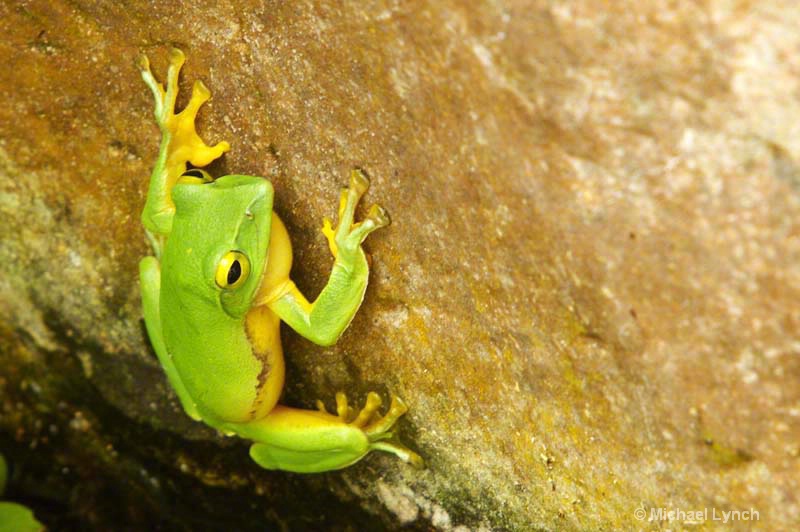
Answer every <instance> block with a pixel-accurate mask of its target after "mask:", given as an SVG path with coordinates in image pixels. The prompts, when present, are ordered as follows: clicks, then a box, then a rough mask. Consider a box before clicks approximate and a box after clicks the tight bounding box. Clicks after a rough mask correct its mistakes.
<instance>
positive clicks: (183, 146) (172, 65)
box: [139, 48, 230, 188]
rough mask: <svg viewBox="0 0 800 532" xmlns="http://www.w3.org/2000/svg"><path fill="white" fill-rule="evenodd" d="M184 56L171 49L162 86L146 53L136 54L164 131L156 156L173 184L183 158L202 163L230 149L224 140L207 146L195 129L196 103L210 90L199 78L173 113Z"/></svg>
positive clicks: (204, 98) (206, 162)
mask: <svg viewBox="0 0 800 532" xmlns="http://www.w3.org/2000/svg"><path fill="white" fill-rule="evenodd" d="M185 60H186V57H185V56H184V55H183V52H181V51H180V50H178V49H177V48H173V49H172V51H171V52H170V57H169V68H168V70H167V88H166V90H165V89H164V87H163V86H162V85H161V83H159V82H157V81H156V79H155V77H154V76H153V73H152V72H151V70H150V62H149V61H148V59H147V56H144V55H142V56H141V57H140V58H139V70H140V71H141V73H142V79H144V82H145V83H146V84H147V86H148V87H150V90H151V91H152V92H153V96H154V98H155V116H156V122H157V123H158V126H159V127H160V128H161V131H162V134H163V135H164V141H165V142H164V143H162V153H161V154H159V155H160V157H159V159H160V158H161V157H164V162H165V163H166V166H167V171H168V174H169V178H168V182H169V185H172V184H174V182H175V180H177V178H178V177H180V175H181V174H182V173H183V172H184V170H185V169H186V163H187V161H188V162H191V163H192V164H193V165H194V166H205V165H207V164H209V163H210V162H211V161H213V160H214V159H217V158H218V157H220V156H221V155H222V154H223V153H225V152H226V151H228V150H229V149H230V145H229V144H228V143H227V142H225V141H223V142H220V143H218V144H217V145H216V146H207V145H206V143H205V142H203V140H202V139H201V138H200V137H199V135H198V134H197V131H196V130H195V119H196V117H197V112H198V111H199V109H200V106H202V105H203V104H204V103H205V102H206V101H208V100H209V99H210V98H211V91H209V90H208V88H207V87H206V86H205V85H204V84H203V82H202V81H199V80H198V81H195V83H194V86H193V87H192V97H191V99H190V100H189V103H188V104H187V105H186V108H185V109H183V111H181V112H180V113H177V114H176V113H175V99H176V98H177V96H178V75H179V74H180V70H181V67H182V66H183V63H184V61H185ZM165 145H166V146H165ZM164 151H166V153H164ZM170 188H171V186H170Z"/></svg>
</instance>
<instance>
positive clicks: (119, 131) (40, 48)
mask: <svg viewBox="0 0 800 532" xmlns="http://www.w3.org/2000/svg"><path fill="white" fill-rule="evenodd" d="M798 27H800V5H798V4H797V3H796V2H793V1H790V0H784V1H780V0H774V1H770V0H767V1H764V2H728V1H722V0H720V1H711V0H709V1H698V2H629V1H622V2H592V1H583V2H565V3H562V4H554V3H552V2H544V1H539V2H537V1H527V2H524V1H514V0H508V1H500V2H453V1H446V2H410V3H403V2H396V1H392V0H389V1H384V2H374V3H362V2H345V3H341V2H324V1H323V2H314V3H312V2H302V3H295V2H286V3H274V5H273V4H268V3H264V2H260V1H258V2H256V1H247V0H232V1H231V2H210V3H206V2H189V3H183V2H181V3H178V2H157V3H152V4H151V3H149V2H143V1H140V0H132V1H130V2H125V3H111V2H109V3H97V2H90V1H86V0H75V1H71V2H64V1H50V2H45V1H42V0H35V1H30V2H20V3H3V4H2V5H0V29H2V34H3V36H2V38H0V57H2V58H3V63H4V64H3V66H2V68H0V99H2V102H3V105H2V106H0V175H1V176H2V177H0V219H2V224H0V237H1V238H2V247H0V271H1V272H2V273H1V274H0V397H2V416H1V417H0V451H2V452H4V453H5V454H6V456H7V458H8V459H9V461H11V462H12V463H13V464H14V465H15V466H16V472H15V474H14V475H13V476H12V479H11V481H12V482H11V490H10V493H9V496H10V497H11V498H13V499H14V500H18V501H22V502H26V503H27V504H29V505H30V506H32V507H33V508H34V510H35V511H36V513H37V516H39V517H40V519H41V520H42V521H45V522H47V523H49V524H50V525H51V526H52V527H54V528H55V529H60V528H70V527H78V526H80V527H83V528H87V527H88V528H100V529H108V528H114V527H115V525H117V526H118V525H120V524H121V523H127V524H129V525H131V526H133V527H140V528H145V527H152V526H156V525H159V526H162V527H163V528H166V529H177V530H184V529H185V530H202V529H218V528H228V529H238V530H249V529H253V530H256V529H258V530H263V529H264V527H265V526H266V527H268V528H279V527H288V528H289V529H292V530H304V529H319V528H320V527H325V528H330V529H339V530H357V529H365V527H369V528H370V529H376V528H381V527H383V528H387V529H394V528H397V527H399V526H400V525H408V526H410V528H411V529H419V530H429V529H435V530H466V529H473V530H480V529H484V530H488V529H492V530H532V529H542V530H561V529H583V530H586V529H590V530H598V529H627V528H648V529H649V528H656V527H660V526H667V527H670V526H676V525H678V526H683V525H685V524H686V520H683V521H682V522H674V521H673V522H671V523H667V522H648V521H644V522H643V521H640V520H638V518H639V517H640V514H639V513H637V510H641V511H643V512H646V515H647V516H651V515H655V517H656V520H658V519H661V518H659V517H658V516H659V515H662V514H658V512H659V511H664V512H667V511H672V510H683V511H684V512H688V511H697V510H703V509H708V512H709V514H708V517H709V521H707V522H706V523H705V526H706V527H707V528H714V527H717V526H722V525H721V524H720V522H714V521H711V518H712V514H711V513H710V512H712V510H713V511H716V512H717V514H716V515H720V514H721V512H723V511H725V512H727V511H732V510H740V511H742V512H744V511H747V510H755V511H756V512H757V513H758V515H757V518H758V520H757V521H756V520H754V521H750V522H747V521H742V520H738V521H734V522H732V523H728V524H727V525H725V526H726V528H725V529H726V530H728V529H729V528H733V529H737V528H741V529H749V528H750V527H751V526H753V525H755V527H756V528H760V529H763V530H780V529H783V530H789V529H792V528H796V527H797V526H798V525H800V502H799V501H798V495H797V494H798V493H800V485H799V484H800V443H798V442H800V386H798V382H799V381H800V305H798V301H799V300H800V170H799V169H798V161H800V97H799V96H798V94H800V75H799V74H798V73H799V72H800V54H798V53H797V51H798V49H800V32H798V31H797V28H798ZM173 45H174V46H179V47H180V48H182V49H183V50H184V51H185V52H186V54H187V57H188V63H187V65H186V67H185V69H184V74H183V78H182V87H183V88H184V91H185V92H184V95H183V96H184V99H183V101H184V102H185V101H186V100H185V96H186V92H188V88H189V87H190V83H191V82H192V81H193V80H194V79H197V78H202V79H203V80H204V81H205V82H206V84H207V85H208V86H209V87H210V88H211V90H212V92H213V93H214V99H213V101H212V102H211V103H210V104H209V105H208V106H206V107H205V108H204V110H203V111H202V118H201V124H200V130H201V134H202V135H203V137H204V138H205V139H207V140H208V141H209V142H216V141H218V140H222V139H226V140H228V141H229V142H230V143H231V145H232V150H231V152H230V153H229V154H228V155H226V157H225V158H224V160H223V161H222V162H221V163H220V164H215V165H214V167H213V168H212V170H213V172H214V173H215V174H216V175H222V174H225V173H247V174H253V175H263V176H265V177H267V178H269V179H270V180H271V181H272V183H273V185H274V187H275V190H276V206H275V208H276V210H277V212H278V213H279V214H280V215H281V216H282V217H283V219H284V220H285V221H286V222H287V226H288V228H289V231H290V234H291V235H292V238H293V243H294V246H295V267H294V270H293V277H294V278H295V279H296V280H297V282H298V285H299V286H300V287H301V289H303V290H304V291H305V292H306V293H308V294H312V295H313V294H315V293H316V291H318V290H319V289H320V288H321V287H322V286H323V284H324V282H325V279H326V276H327V274H328V271H329V268H330V258H329V254H328V251H327V247H326V245H325V243H324V239H323V237H322V235H321V233H320V232H319V230H318V228H319V226H320V222H321V219H322V217H323V216H330V215H332V214H333V213H334V210H335V206H336V201H337V189H338V187H340V186H342V185H344V184H345V183H346V178H347V174H348V172H349V170H350V169H351V168H353V167H361V168H364V169H365V170H366V171H367V172H368V173H369V174H370V175H371V176H372V182H373V187H372V189H371V190H370V192H369V195H368V198H367V201H370V202H371V201H374V202H379V203H381V204H382V205H384V206H385V207H386V208H387V210H388V211H389V212H390V213H391V215H392V219H393V225H392V226H391V227H390V228H389V229H386V230H383V231H381V232H379V233H376V234H375V235H374V236H371V237H370V239H369V240H368V243H367V248H368V251H369V253H370V254H371V257H372V261H373V273H372V277H371V285H370V288H369V290H368V292H367V296H366V300H365V303H364V305H363V307H362V309H361V311H360V312H359V314H358V315H357V316H356V319H355V321H354V322H353V325H352V326H351V328H350V329H349V330H348V332H347V333H346V334H345V335H344V336H343V338H342V339H341V341H340V342H339V343H338V344H337V346H336V347H334V348H329V349H324V348H319V347H316V346H314V345H312V344H311V343H309V342H307V341H305V340H303V339H300V338H298V337H297V336H296V335H294V334H293V333H291V332H290V331H288V330H287V331H286V333H285V334H284V347H285V351H286V353H287V358H288V364H289V377H288V384H287V390H286V394H285V397H284V401H285V402H286V403H288V404H293V405H297V406H305V407H311V406H312V405H313V402H314V400H315V399H316V398H318V397H319V398H324V399H326V400H327V401H328V404H329V405H330V404H331V402H332V397H333V394H334V393H335V392H336V391H337V390H340V389H341V390H345V391H347V392H348V394H349V395H350V396H351V397H359V396H363V395H364V394H366V392H368V391H370V390H372V389H378V390H379V391H382V392H383V393H384V394H386V393H388V392H389V391H391V392H394V393H397V394H398V395H400V396H402V397H403V398H404V399H405V400H406V401H407V402H408V404H409V406H410V412H409V414H408V415H407V416H406V417H405V418H404V420H403V421H402V422H401V425H400V426H401V432H402V436H403V438H404V439H405V440H406V441H407V442H408V443H409V444H410V445H411V446H412V447H414V448H415V449H417V450H418V451H419V452H420V453H421V454H422V455H423V456H425V458H426V459H427V462H428V466H429V467H428V469H426V470H425V471H422V472H419V471H415V470H413V469H411V468H409V467H407V466H404V465H402V464H401V463H399V462H397V461H396V460H393V459H392V458H390V457H386V456H377V455H374V456H369V457H368V458H367V459H365V460H364V461H363V462H361V463H360V464H358V465H356V466H355V467H352V468H350V469H348V470H345V471H343V472H337V473H330V474H324V475H316V476H299V475H290V474H285V473H280V472H267V471H262V470H260V469H258V468H257V467H256V466H255V465H254V464H253V463H252V462H251V461H250V460H249V458H248V456H247V452H246V449H247V446H246V444H245V443H244V442H242V441H240V440H236V439H227V438H223V437H220V436H218V435H217V434H216V433H214V432H213V431H211V430H209V429H207V428H205V427H204V426H202V425H200V424H197V423H193V422H192V421H191V420H189V419H188V418H187V417H186V416H184V414H183V413H182V412H181V410H180V407H179V405H178V403H177V400H176V398H175V396H174V394H173V393H172V391H171V390H170V388H169V386H168V385H167V383H166V381H165V379H164V377H163V375H162V372H161V370H160V368H159V366H158V363H157V361H156V360H155V357H154V356H153V355H152V352H151V351H150V348H149V346H148V343H147V341H146V337H145V334H144V332H143V326H142V321H141V310H140V299H139V293H138V283H137V263H138V260H139V259H140V258H141V257H142V256H143V255H145V254H146V253H147V246H146V243H145V239H144V237H143V233H142V230H141V226H140V224H139V219H138V217H139V213H140V211H141V208H142V205H143V202H144V193H145V190H146V183H147V178H148V175H149V171H150V168H151V165H152V162H153V160H154V157H155V154H156V150H157V143H158V133H157V128H156V126H155V125H154V123H153V120H152V108H151V101H150V94H149V93H148V91H147V89H146V88H145V86H144V84H143V83H142V82H141V80H140V79H139V77H138V72H137V70H136V68H135V65H134V59H135V57H136V56H137V55H138V54H139V53H141V52H146V53H147V54H148V55H149V56H150V57H151V61H152V63H153V65H154V68H155V71H156V72H157V73H158V74H159V75H163V72H164V68H165V65H166V54H167V51H168V49H169V47H170V46H173ZM651 510H652V511H654V512H655V514H651ZM741 515H744V514H741ZM750 515H751V517H754V518H755V517H756V515H755V514H750ZM679 521H680V520H679Z"/></svg>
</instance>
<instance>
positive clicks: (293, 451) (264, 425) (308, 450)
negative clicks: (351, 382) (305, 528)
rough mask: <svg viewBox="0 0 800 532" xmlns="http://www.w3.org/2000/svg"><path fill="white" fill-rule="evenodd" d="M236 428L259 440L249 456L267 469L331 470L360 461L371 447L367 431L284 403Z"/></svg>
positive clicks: (304, 471) (241, 433)
mask: <svg viewBox="0 0 800 532" xmlns="http://www.w3.org/2000/svg"><path fill="white" fill-rule="evenodd" d="M236 432H237V433H239V434H240V435H245V434H246V436H247V437H248V438H250V439H252V440H254V441H255V442H256V443H254V444H253V446H252V447H250V456H251V457H252V458H253V460H255V461H256V463H258V465H260V466H261V467H263V468H265V469H283V470H287V471H296V472H298V473H317V472H321V471H330V470H333V469H340V468H343V467H347V466H349V465H350V464H352V463H354V462H357V461H358V460H359V459H361V458H362V457H364V455H366V454H367V452H368V451H369V450H370V442H369V440H368V438H367V436H366V434H364V432H363V431H362V430H361V429H359V428H357V427H354V426H351V425H348V424H346V423H344V422H343V421H342V420H341V419H340V418H338V417H336V416H334V415H331V414H328V413H325V412H319V411H316V410H298V409H295V408H288V407H285V406H282V405H278V406H277V407H275V409H274V410H272V412H270V413H269V415H267V416H266V417H264V418H262V419H259V420H256V421H253V422H251V423H247V424H246V426H242V427H240V428H239V429H238V430H236Z"/></svg>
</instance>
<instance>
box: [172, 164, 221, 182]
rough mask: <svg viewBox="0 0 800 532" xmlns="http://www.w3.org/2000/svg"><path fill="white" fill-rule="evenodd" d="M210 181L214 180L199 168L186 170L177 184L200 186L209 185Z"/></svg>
mask: <svg viewBox="0 0 800 532" xmlns="http://www.w3.org/2000/svg"><path fill="white" fill-rule="evenodd" d="M212 181H214V178H213V177H211V174H209V173H208V172H206V171H205V170H201V169H199V168H192V169H190V170H186V171H185V172H184V173H182V174H181V176H180V177H179V178H178V183H187V184H190V185H202V184H203V183H211V182H212Z"/></svg>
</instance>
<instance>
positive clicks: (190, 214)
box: [162, 175, 273, 318]
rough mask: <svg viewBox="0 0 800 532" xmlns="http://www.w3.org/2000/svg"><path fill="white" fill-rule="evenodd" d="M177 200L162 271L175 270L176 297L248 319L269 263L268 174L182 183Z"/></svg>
mask: <svg viewBox="0 0 800 532" xmlns="http://www.w3.org/2000/svg"><path fill="white" fill-rule="evenodd" d="M172 198H173V200H174V202H175V219H174V222H173V227H172V232H171V234H170V235H169V238H168V240H167V245H166V247H165V256H164V263H165V267H164V268H163V270H162V271H163V272H171V277H172V278H171V279H169V280H168V282H169V281H171V282H172V288H173V289H175V292H177V293H176V294H175V295H177V296H178V297H179V298H180V299H181V300H184V301H187V302H188V300H190V299H192V300H195V303H199V301H197V299H198V298H199V299H201V300H202V303H203V304H204V305H212V306H213V307H216V308H221V309H222V310H223V311H224V312H225V313H226V314H228V315H229V316H230V317H232V318H241V317H243V316H244V315H245V314H246V313H247V311H248V310H249V309H250V306H251V303H252V300H253V298H254V296H255V294H256V292H257V290H258V288H259V285H260V284H261V278H262V276H263V274H264V269H265V267H266V258H267V253H268V248H269V238H270V226H271V222H272V198H273V191H272V185H271V184H270V182H269V181H267V180H266V179H264V178H262V177H253V176H244V175H228V176H224V177H220V178H219V179H217V180H215V181H213V182H208V183H204V184H198V183H197V182H185V183H179V184H177V185H176V186H175V188H174V189H173V190H172ZM167 261H170V262H172V264H171V265H170V267H169V268H168V267H167V266H166V263H167ZM176 266H177V268H176ZM164 281H165V280H164V279H162V283H163V282H164ZM209 310H210V309H209Z"/></svg>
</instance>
